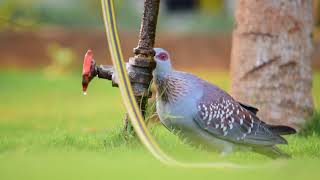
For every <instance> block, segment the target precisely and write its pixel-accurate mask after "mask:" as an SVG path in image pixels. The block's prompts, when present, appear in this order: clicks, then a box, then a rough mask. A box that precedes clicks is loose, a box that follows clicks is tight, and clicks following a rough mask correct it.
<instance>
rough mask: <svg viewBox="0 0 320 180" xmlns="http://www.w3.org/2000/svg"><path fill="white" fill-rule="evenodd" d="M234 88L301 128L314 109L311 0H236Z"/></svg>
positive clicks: (263, 113)
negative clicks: (312, 93)
mask: <svg viewBox="0 0 320 180" xmlns="http://www.w3.org/2000/svg"><path fill="white" fill-rule="evenodd" d="M235 21H236V27H235V30H234V33H233V48H232V57H231V58H232V60H231V77H232V86H231V93H232V94H233V96H234V97H235V98H236V99H238V100H239V101H242V102H246V103H251V104H252V105H254V106H256V107H258V108H259V109H260V111H259V114H258V115H259V117H261V119H263V120H264V121H267V122H269V123H272V124H284V125H289V126H292V127H294V128H297V129H299V128H301V127H302V125H303V124H304V122H305V118H306V117H308V116H309V115H310V114H311V113H312V111H313V101H312V95H311V87H312V69H311V53H312V28H313V17H312V0H290V1H288V0H259V1H257V0H238V4H237V10H236V20H235Z"/></svg>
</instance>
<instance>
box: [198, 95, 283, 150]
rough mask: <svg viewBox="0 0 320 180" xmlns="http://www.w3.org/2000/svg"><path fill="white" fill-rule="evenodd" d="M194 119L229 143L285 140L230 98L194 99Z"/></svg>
mask: <svg viewBox="0 0 320 180" xmlns="http://www.w3.org/2000/svg"><path fill="white" fill-rule="evenodd" d="M194 121H195V122H196V123H197V124H198V125H199V127H201V128H202V129H204V130H205V131H207V132H208V133H210V134H212V135H213V136H215V137H217V138H220V139H223V140H226V141H230V142H233V143H238V144H247V145H252V146H266V145H274V144H286V143H287V142H286V140H285V139H283V138H282V137H281V136H279V135H277V134H274V133H272V132H271V131H270V130H269V129H268V128H267V126H266V124H265V123H264V122H262V121H260V120H259V119H258V117H257V116H256V115H255V114H253V113H251V112H250V111H248V110H246V109H245V108H243V107H242V106H241V105H240V104H239V103H238V102H236V101H234V100H233V99H231V98H229V99H225V98H219V99H217V100H211V101H208V100H206V101H204V102H203V101H202V102H200V103H198V113H197V115H196V117H194Z"/></svg>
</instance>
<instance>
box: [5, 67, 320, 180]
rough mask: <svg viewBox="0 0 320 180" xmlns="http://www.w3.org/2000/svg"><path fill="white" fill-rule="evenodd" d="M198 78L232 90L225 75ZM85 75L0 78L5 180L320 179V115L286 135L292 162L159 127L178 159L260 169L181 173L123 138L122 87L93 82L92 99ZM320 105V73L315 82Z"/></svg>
mask: <svg viewBox="0 0 320 180" xmlns="http://www.w3.org/2000/svg"><path fill="white" fill-rule="evenodd" d="M199 75H200V76H201V77H203V78H206V79H209V80H210V81H211V82H215V83H216V84H218V85H219V86H221V87H223V88H224V89H227V88H228V84H229V78H228V76H227V73H208V72H202V73H200V74H199ZM80 78H81V77H80V75H77V74H70V75H66V76H60V77H59V76H58V77H55V76H51V77H50V76H46V75H44V74H43V73H41V72H40V71H38V72H19V71H2V72H1V73H0V82H1V83H2V84H1V86H0V115H1V116H0V179H4V180H7V179H8V180H9V179H68V180H69V179H182V178H183V179H196V178H198V179H218V178H220V179H235V178H239V179H257V178H260V179H270V178H273V179H285V178H291V179H302V178H315V177H318V176H319V175H320V172H319V171H318V167H319V165H320V135H319V133H318V132H320V125H319V124H320V123H319V121H320V115H319V113H316V115H315V116H314V117H313V121H312V123H313V124H316V125H315V126H310V127H308V129H307V130H306V132H307V133H304V134H303V135H294V136H290V137H287V139H288V141H289V144H290V145H289V146H280V147H281V148H282V149H284V150H285V151H287V152H288V153H290V154H292V156H293V158H292V159H291V160H288V161H273V160H270V159H267V158H265V157H263V156H260V155H257V154H253V153H250V152H236V153H234V154H232V155H230V156H227V157H220V156H219V155H218V154H217V153H209V152H204V151H201V150H199V149H195V148H193V147H189V146H187V145H185V144H183V142H181V141H179V140H178V139H177V138H176V137H175V136H174V135H172V134H170V133H169V132H167V130H166V129H165V128H163V127H162V126H160V125H154V126H152V132H153V134H154V135H155V137H156V138H157V140H158V141H159V143H160V145H161V147H162V148H163V149H164V150H165V151H166V152H167V153H169V154H170V155H172V156H174V157H176V158H177V159H179V160H183V161H190V162H198V161H206V162H221V161H224V162H226V161H230V162H236V163H238V164H241V165H250V166H255V167H257V168H256V169H247V170H239V169H237V170H236V169H183V168H177V167H167V166H164V165H162V164H161V163H159V162H158V161H157V160H155V159H154V158H153V157H152V156H151V155H150V154H149V153H148V152H147V151H146V150H145V149H144V147H143V146H142V145H141V144H140V143H139V142H138V140H136V139H134V138H130V137H129V139H126V138H124V136H123V135H122V132H121V126H122V117H123V114H124V112H125V109H124V107H123V105H122V104H121V98H120V93H119V91H118V89H116V88H112V87H111V84H110V82H108V81H104V80H98V79H96V80H94V81H93V83H92V84H91V86H90V87H89V89H88V95H87V96H83V95H82V92H81V84H80V81H81V79H80ZM313 93H314V99H315V104H316V107H317V109H319V108H320V107H319V104H320V74H315V78H314V89H313ZM317 124H318V125H317Z"/></svg>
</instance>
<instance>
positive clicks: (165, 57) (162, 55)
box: [156, 52, 168, 61]
mask: <svg viewBox="0 0 320 180" xmlns="http://www.w3.org/2000/svg"><path fill="white" fill-rule="evenodd" d="M156 58H157V59H159V60H161V61H166V60H168V54H167V53H165V52H161V53H159V54H158V55H157V56H156Z"/></svg>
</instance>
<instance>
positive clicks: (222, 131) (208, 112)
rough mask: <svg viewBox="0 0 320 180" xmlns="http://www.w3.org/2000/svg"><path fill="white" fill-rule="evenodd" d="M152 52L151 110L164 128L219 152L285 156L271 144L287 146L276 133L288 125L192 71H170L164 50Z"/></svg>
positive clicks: (284, 131) (284, 132) (291, 131)
mask: <svg viewBox="0 0 320 180" xmlns="http://www.w3.org/2000/svg"><path fill="white" fill-rule="evenodd" d="M154 50H155V53H156V54H155V57H154V59H155V61H156V68H155V70H154V71H153V76H154V81H155V85H156V88H157V113H158V116H159V118H160V121H161V122H162V124H163V125H164V126H165V127H167V129H169V130H170V131H172V132H178V133H177V134H178V135H179V136H180V137H182V138H185V139H187V141H189V142H190V143H191V144H194V145H197V146H199V145H200V146H202V147H205V148H209V149H210V150H213V149H215V150H218V151H219V152H221V153H222V154H228V153H230V152H232V151H233V150H234V149H246V150H252V151H254V152H257V153H260V154H264V155H267V156H269V157H271V158H278V157H289V156H288V155H287V154H286V153H284V152H283V151H281V150H280V149H279V148H277V147H276V146H275V145H276V144H287V141H286V140H285V139H284V138H283V137H281V135H287V134H294V133H295V132H296V131H295V130H294V129H293V128H290V127H287V126H274V125H269V124H266V123H264V122H263V121H261V120H260V119H259V118H258V117H257V115H256V113H257V111H258V109H257V108H255V107H252V106H250V105H246V104H243V103H240V102H238V101H236V100H235V99H233V98H232V97H231V96H230V95H229V94H227V93H226V92H225V91H223V90H221V89H220V88H218V87H217V86H215V85H212V84H210V83H209V82H207V81H204V80H202V79H200V78H198V77H196V76H195V75H192V74H189V73H186V72H181V71H176V70H174V69H173V68H172V66H171V61H170V56H169V53H168V52H167V51H165V50H164V49H161V48H154Z"/></svg>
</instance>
